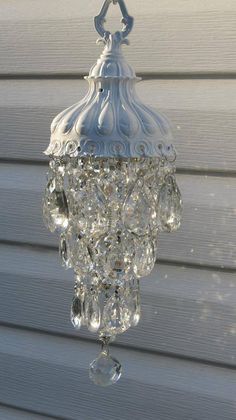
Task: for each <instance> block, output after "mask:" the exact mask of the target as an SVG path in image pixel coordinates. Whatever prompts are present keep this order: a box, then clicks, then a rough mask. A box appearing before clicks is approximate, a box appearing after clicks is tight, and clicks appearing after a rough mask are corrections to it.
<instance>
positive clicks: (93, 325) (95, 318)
mask: <svg viewBox="0 0 236 420" xmlns="http://www.w3.org/2000/svg"><path fill="white" fill-rule="evenodd" d="M85 313H86V321H87V326H88V329H89V331H91V332H96V331H98V330H99V328H100V323H101V311H100V306H99V301H98V296H97V295H96V292H95V291H94V290H93V289H92V290H90V294H89V296H87V298H86V299H85Z"/></svg>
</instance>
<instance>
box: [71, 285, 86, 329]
mask: <svg viewBox="0 0 236 420" xmlns="http://www.w3.org/2000/svg"><path fill="white" fill-rule="evenodd" d="M83 305H84V296H83V293H80V294H79V295H76V296H75V297H74V298H73V301H72V305H71V322H72V325H73V327H74V328H75V329H76V330H79V329H80V328H81V326H82V323H83V314H84V309H83Z"/></svg>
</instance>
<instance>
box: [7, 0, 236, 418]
mask: <svg viewBox="0 0 236 420" xmlns="http://www.w3.org/2000/svg"><path fill="white" fill-rule="evenodd" d="M101 4H102V0H99V1H98V0H91V1H89V2H84V0H68V1H66V2H58V0H40V2H38V1H32V0H6V1H4V2H0V55H1V60H0V159H2V160H3V161H7V162H8V163H6V162H5V163H2V164H1V166H0V196H1V200H0V325H1V326H0V336H1V340H0V388H1V392H0V419H3V420H8V419H9V420H13V419H14V420H16V419H17V420H20V419H28V418H29V419H32V420H34V419H35V420H36V419H41V418H44V419H47V418H55V419H68V420H70V419H71V420H72V419H73V420H75V419H76V420H78V419H79V420H94V419H96V420H111V419H113V420H121V419H122V420H126V419H128V418H129V417H130V416H133V417H134V418H135V419H137V420H139V419H140V420H141V419H142V420H143V419H146V420H154V419H155V420H156V419H160V420H190V419H191V420H200V419H201V420H235V418H236V398H235V395H236V373H235V364H236V359H235V357H236V354H235V348H236V328H235V315H236V312H235V305H236V280H235V269H236V241H235V237H236V225H235V209H236V181H235V168H236V146H235V132H236V123H235V121H236V118H235V115H236V99H235V98H236V82H235V78H234V75H235V73H236V61H235V54H234V45H235V40H236V29H235V28H236V2H235V0H225V1H224V2H223V1H222V0H208V1H206V0H198V1H197V2H196V1H195V0H188V1H186V0H159V1H158V2H157V1H156V0H149V1H148V2H144V1H143V0H127V6H128V9H129V11H130V13H131V14H132V15H134V16H135V18H136V19H135V27H134V31H133V34H132V36H131V42H132V46H131V47H127V48H126V47H125V48H124V51H125V55H126V56H127V58H128V60H129V61H130V62H131V64H133V65H134V66H135V69H136V71H137V73H142V74H143V75H144V76H148V77H147V79H149V80H146V81H145V82H143V83H141V84H139V85H138V87H137V89H138V92H139V94H140V96H141V97H142V98H143V100H144V101H145V102H146V103H149V104H150V105H152V106H154V107H156V108H158V109H159V110H160V111H162V112H164V113H165V114H166V115H167V117H168V118H169V119H170V120H171V122H172V128H173V134H174V138H175V146H176V148H177V150H178V153H179V156H178V160H177V167H178V170H179V171H180V172H181V171H182V175H178V181H179V184H180V187H181V190H182V193H183V198H184V218H183V224H182V227H181V230H180V231H179V232H178V233H176V234H172V235H161V238H160V245H159V259H161V260H162V263H159V264H157V265H156V267H155V270H154V272H153V274H152V275H151V276H150V277H149V278H146V279H143V280H142V282H141V288H142V319H141V322H140V325H139V326H138V327H137V328H133V329H131V330H130V331H128V332H127V333H126V334H124V335H123V336H121V337H119V338H118V339H117V342H116V343H117V344H118V345H119V346H121V347H122V349H118V348H117V347H116V345H117V344H116V343H115V344H114V345H113V346H112V347H114V348H113V353H114V355H115V356H117V357H118V358H119V359H120V360H121V361H122V363H123V365H124V376H123V378H122V379H121V381H120V382H119V383H118V384H117V385H116V386H115V387H114V388H111V389H109V390H104V389H100V388H98V387H95V386H94V385H93V384H92V383H91V382H89V380H88V372H87V368H88V364H89V362H90V361H91V360H92V359H93V358H94V357H95V356H96V354H97V352H98V351H99V348H98V346H96V345H95V343H94V338H95V337H93V336H92V335H91V334H89V333H88V332H87V331H86V330H85V329H84V330H82V331H81V332H80V333H78V332H75V331H74V330H73V328H72V326H71V324H70V320H69V308H70V302H71V295H72V291H73V274H72V272H71V271H69V272H65V271H64V270H63V269H62V268H61V267H60V263H59V259H58V256H57V251H56V249H49V248H48V246H50V247H54V248H55V247H56V246H57V245H58V244H57V240H56V237H55V236H54V235H51V234H49V233H48V232H47V231H46V229H45V228H44V226H43V224H42V217H41V197H42V192H43V188H44V185H45V172H46V165H41V164H40V165H36V166H35V162H37V163H40V162H41V161H45V160H46V158H45V157H44V156H43V155H42V151H43V150H44V149H45V148H46V146H47V144H48V141H49V128H50V127H49V126H50V122H51V119H52V118H53V117H54V116H55V115H56V114H57V113H58V112H59V111H60V110H62V109H64V108H65V107H66V106H69V105H71V103H73V102H76V101H78V100H79V99H80V98H81V97H82V96H83V95H84V93H85V91H86V89H87V86H86V82H84V81H82V80H79V79H78V80H75V79H70V76H71V75H78V76H79V77H80V76H81V75H83V74H87V73H88V70H89V67H90V65H91V64H92V63H94V62H95V60H96V59H97V56H98V54H99V51H100V49H99V48H98V47H96V46H95V43H94V42H95V40H96V38H97V35H96V33H95V32H94V29H93V16H94V14H96V13H97V12H98V10H99V8H100V5H101ZM111 15H112V16H115V15H117V8H116V7H112V13H111ZM115 21H116V22H117V18H116V19H113V18H112V19H111V22H113V23H114V22H115ZM9 75H11V76H12V75H14V76H15V80H14V79H12V78H11V79H7V78H8V76H9ZM22 75H23V76H24V77H23V78H22V79H21V77H22ZM48 75H50V79H47V76H48ZM62 75H63V76H65V75H67V78H65V77H64V78H61V79H60V76H62ZM204 75H205V76H204ZM213 75H214V77H213ZM28 76H30V77H31V78H29V77H28ZM42 76H43V78H41V77H42ZM55 76H57V78H55V79H54V77H55ZM231 76H232V78H231V79H230V77H231ZM1 77H2V78H1ZM32 77H33V78H32ZM34 77H35V78H34ZM204 77H205V78H204ZM217 77H223V78H224V79H221V80H220V79H219V80H217ZM24 162H25V164H24ZM219 175H220V176H219ZM29 244H31V245H29ZM32 244H33V245H32ZM4 325H5V326H4ZM60 336H61V337H60ZM59 337H60V338H59ZM88 340H89V341H88ZM90 340H91V341H90ZM134 349H135V350H134ZM161 354H163V355H162V356H161ZM167 355H170V356H171V357H167ZM182 359H183V360H182ZM220 366H221V367H220ZM222 366H225V367H224V368H223V367H222ZM1 404H2V405H1ZM37 413H38V414H37Z"/></svg>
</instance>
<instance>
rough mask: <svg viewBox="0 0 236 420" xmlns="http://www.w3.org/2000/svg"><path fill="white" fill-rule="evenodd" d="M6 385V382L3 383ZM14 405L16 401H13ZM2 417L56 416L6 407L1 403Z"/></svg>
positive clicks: (20, 419) (16, 419) (33, 418)
mask: <svg viewBox="0 0 236 420" xmlns="http://www.w3.org/2000/svg"><path fill="white" fill-rule="evenodd" d="M3 386H4V384H3ZM13 405H14V401H13ZM0 419H1V420H50V419H51V420H53V419H55V417H51V416H50V417H48V416H45V415H39V414H34V413H32V412H28V411H25V410H19V409H15V408H12V407H6V406H5V407H4V406H3V405H0Z"/></svg>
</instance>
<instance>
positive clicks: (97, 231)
mask: <svg viewBox="0 0 236 420" xmlns="http://www.w3.org/2000/svg"><path fill="white" fill-rule="evenodd" d="M73 214H74V216H75V221H76V224H77V227H78V229H79V230H80V231H81V232H82V233H83V234H85V235H91V234H93V235H102V234H103V233H105V232H106V231H107V230H108V225H109V217H108V215H107V207H106V199H105V196H104V194H103V192H102V191H101V190H100V188H99V187H98V186H97V185H96V184H91V185H89V184H87V185H86V186H83V187H82V188H80V189H78V191H74V192H73Z"/></svg>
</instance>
